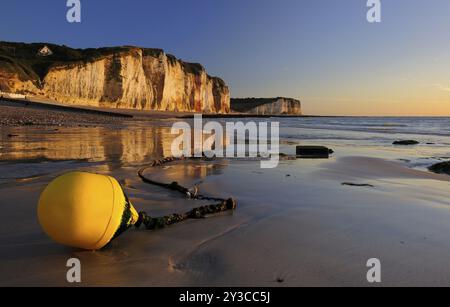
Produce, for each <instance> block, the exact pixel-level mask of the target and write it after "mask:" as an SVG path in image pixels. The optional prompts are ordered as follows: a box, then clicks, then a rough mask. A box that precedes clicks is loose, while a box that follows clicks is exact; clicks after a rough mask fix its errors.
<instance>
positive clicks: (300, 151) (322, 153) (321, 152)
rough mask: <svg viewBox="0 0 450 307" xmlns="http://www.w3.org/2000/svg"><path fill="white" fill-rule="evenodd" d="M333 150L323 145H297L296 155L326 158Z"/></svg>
mask: <svg viewBox="0 0 450 307" xmlns="http://www.w3.org/2000/svg"><path fill="white" fill-rule="evenodd" d="M333 152H334V151H333V150H332V149H329V148H327V147H325V146H301V145H299V146H297V156H298V157H300V158H310V159H328V158H329V156H330V154H331V153H333Z"/></svg>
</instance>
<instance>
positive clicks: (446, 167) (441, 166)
mask: <svg viewBox="0 0 450 307" xmlns="http://www.w3.org/2000/svg"><path fill="white" fill-rule="evenodd" d="M428 169H429V170H430V171H432V172H433V173H436V174H447V175H450V161H446V162H440V163H437V164H434V165H432V166H430V167H429V168H428Z"/></svg>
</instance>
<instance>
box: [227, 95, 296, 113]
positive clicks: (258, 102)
mask: <svg viewBox="0 0 450 307" xmlns="http://www.w3.org/2000/svg"><path fill="white" fill-rule="evenodd" d="M279 99H286V100H292V101H298V100H296V99H293V98H287V97H274V98H254V97H252V98H231V109H233V110H234V111H236V112H248V111H250V110H251V109H254V108H256V107H259V106H262V105H266V104H269V103H273V102H275V101H277V100H279ZM299 102H300V101H299Z"/></svg>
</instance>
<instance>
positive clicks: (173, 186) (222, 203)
mask: <svg viewBox="0 0 450 307" xmlns="http://www.w3.org/2000/svg"><path fill="white" fill-rule="evenodd" d="M187 159H188V158H185V157H181V158H174V157H169V158H163V159H160V160H154V161H153V162H152V163H151V164H150V165H149V166H146V167H143V168H141V169H140V170H139V171H138V176H139V178H141V180H142V181H143V182H145V183H148V184H151V185H155V186H159V187H162V188H166V189H169V190H171V191H176V192H179V193H181V194H183V195H184V196H185V197H187V198H190V199H196V200H206V201H215V202H219V203H217V204H212V205H206V206H202V207H198V208H193V209H192V210H190V211H188V212H185V213H181V214H180V213H174V214H171V215H166V216H163V217H157V218H152V217H151V216H149V215H148V214H147V213H146V212H139V219H138V221H137V222H136V224H135V226H136V228H139V227H141V225H144V226H145V228H146V229H148V230H155V229H160V228H164V227H167V226H170V225H173V224H176V223H180V222H182V221H185V220H187V219H201V218H205V217H206V216H207V215H211V214H217V213H220V212H225V211H230V210H235V209H236V207H237V204H236V202H235V201H234V199H233V198H228V199H224V198H217V197H209V196H205V195H201V194H198V189H197V188H196V187H194V189H188V188H186V187H183V186H182V185H180V184H179V183H178V182H176V181H174V182H172V183H163V182H159V181H156V180H152V179H150V178H148V177H146V176H145V175H144V172H145V171H146V170H147V169H148V168H151V167H158V166H162V165H164V164H167V163H170V162H174V161H185V160H187ZM189 159H192V160H199V159H202V158H189Z"/></svg>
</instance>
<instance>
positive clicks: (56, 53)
mask: <svg viewBox="0 0 450 307" xmlns="http://www.w3.org/2000/svg"><path fill="white" fill-rule="evenodd" d="M0 91H4V92H11V93H24V94H34V95H41V96H45V97H48V98H50V99H54V100H57V101H59V102H63V103H73V104H83V105H92V106H102V107H111V108H132V109H143V110H161V111H186V112H189V111H195V112H204V113H228V112H229V111H230V94H229V89H228V87H227V86H226V84H225V82H224V81H222V80H221V79H219V78H216V77H211V76H209V75H208V74H207V73H206V71H205V69H204V68H203V66H201V65H200V64H194V63H186V62H183V61H181V60H178V59H177V58H175V57H174V56H172V55H169V54H166V53H164V51H163V50H160V49H148V48H138V47H129V46H124V47H112V48H99V49H72V48H69V47H66V46H58V45H53V44H23V43H8V42H0Z"/></svg>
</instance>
